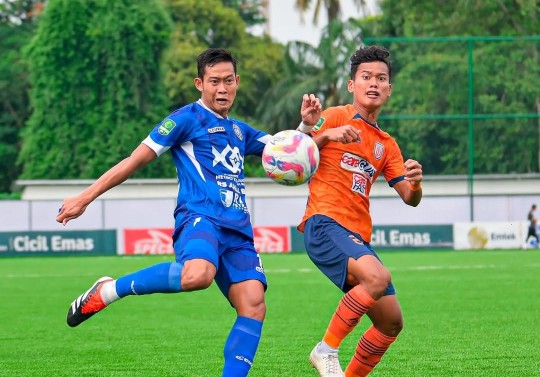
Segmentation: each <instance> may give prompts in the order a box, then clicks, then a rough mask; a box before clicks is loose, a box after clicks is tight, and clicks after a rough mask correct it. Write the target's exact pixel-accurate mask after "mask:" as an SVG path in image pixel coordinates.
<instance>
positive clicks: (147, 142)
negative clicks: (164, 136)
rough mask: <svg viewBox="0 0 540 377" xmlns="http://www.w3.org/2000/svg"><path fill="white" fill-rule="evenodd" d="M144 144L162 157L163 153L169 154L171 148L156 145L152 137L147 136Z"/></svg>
mask: <svg viewBox="0 0 540 377" xmlns="http://www.w3.org/2000/svg"><path fill="white" fill-rule="evenodd" d="M142 144H145V145H147V146H148V147H150V149H152V150H153V151H154V152H156V154H157V156H158V157H159V156H161V155H162V154H163V153H165V152H167V151H168V150H169V148H170V147H169V146H163V145H159V144H158V143H156V142H155V141H154V140H152V138H151V137H150V136H147V137H146V139H144V140H143V141H142Z"/></svg>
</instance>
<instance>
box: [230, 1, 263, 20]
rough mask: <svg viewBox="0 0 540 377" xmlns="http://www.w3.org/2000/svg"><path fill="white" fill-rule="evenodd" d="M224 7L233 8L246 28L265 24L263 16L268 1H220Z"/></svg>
mask: <svg viewBox="0 0 540 377" xmlns="http://www.w3.org/2000/svg"><path fill="white" fill-rule="evenodd" d="M222 2H223V5H225V6H226V7H230V8H234V9H236V10H237V11H238V13H239V14H240V17H241V18H242V20H243V21H244V22H245V23H246V25H247V26H253V25H259V24H262V23H264V22H266V17H265V15H264V13H265V8H266V7H267V6H268V0H222Z"/></svg>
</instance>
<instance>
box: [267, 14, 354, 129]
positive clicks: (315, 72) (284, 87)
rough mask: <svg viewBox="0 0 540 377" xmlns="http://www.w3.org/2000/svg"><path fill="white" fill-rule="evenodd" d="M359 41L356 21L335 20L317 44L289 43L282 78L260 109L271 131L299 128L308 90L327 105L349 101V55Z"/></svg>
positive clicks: (269, 92)
mask: <svg viewBox="0 0 540 377" xmlns="http://www.w3.org/2000/svg"><path fill="white" fill-rule="evenodd" d="M359 43H361V29H360V27H359V26H358V24H357V21H355V20H349V21H347V22H341V21H337V20H336V21H334V22H331V23H330V24H329V25H328V26H327V27H326V28H324V29H323V32H322V35H321V40H320V42H319V45H318V46H317V47H314V46H312V45H310V44H308V43H304V42H299V41H295V42H289V44H288V45H287V47H286V50H285V60H284V63H283V69H282V76H281V79H280V80H279V81H278V82H277V83H275V84H274V85H272V87H271V89H270V90H269V91H268V92H267V93H266V94H265V98H264V99H263V100H262V101H261V102H260V105H259V107H258V109H257V113H258V118H259V119H260V120H261V121H262V123H263V124H266V125H267V127H268V129H267V131H269V132H271V133H272V132H277V131H281V130H284V129H287V128H292V127H296V125H297V124H298V122H300V116H299V112H300V104H301V102H302V95H303V94H304V93H314V94H315V95H317V96H318V97H319V98H321V100H322V101H323V106H324V107H328V106H334V105H338V104H342V103H345V102H348V101H349V98H348V96H349V93H348V91H347V87H346V82H347V79H348V76H349V73H348V69H349V58H350V56H351V54H352V53H353V52H354V51H355V50H356V49H357V48H358V44H359Z"/></svg>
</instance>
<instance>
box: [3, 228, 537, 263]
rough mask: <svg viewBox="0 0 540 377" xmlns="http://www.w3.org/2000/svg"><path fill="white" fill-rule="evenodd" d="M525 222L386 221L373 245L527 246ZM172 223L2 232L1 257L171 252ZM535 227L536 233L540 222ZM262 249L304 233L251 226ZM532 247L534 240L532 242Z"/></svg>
mask: <svg viewBox="0 0 540 377" xmlns="http://www.w3.org/2000/svg"><path fill="white" fill-rule="evenodd" d="M527 228H528V224H527V222H512V223H508V222H506V223H504V222H482V223H479V222H474V223H455V224H453V225H393V226H390V225H385V226H375V227H374V228H373V239H372V242H371V244H372V246H373V247H374V248H375V249H376V250H381V251H382V250H399V249H418V250H422V249H430V250H432V249H441V250H445V249H446V250H450V249H454V250H471V249H475V250H482V249H486V250H487V249H521V248H529V247H530V245H528V242H530V241H531V240H527V239H526V236H527ZM172 231H173V229H172V228H125V229H117V230H74V231H58V232H52V231H25V232H0V256H17V255H21V256H23V255H116V254H122V255H160V254H173V253H174V251H173V247H172V241H171V234H172ZM537 232H538V233H540V225H539V226H538V229H537ZM254 236H255V240H254V241H255V248H256V249H257V251H258V252H260V253H291V252H293V253H302V252H305V251H306V249H305V247H304V238H303V234H302V233H300V232H299V231H298V230H297V229H296V227H292V226H255V227H254ZM531 245H533V246H534V244H531Z"/></svg>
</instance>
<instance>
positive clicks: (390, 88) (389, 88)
mask: <svg viewBox="0 0 540 377" xmlns="http://www.w3.org/2000/svg"><path fill="white" fill-rule="evenodd" d="M391 94H392V84H390V85H388V97H390V95H391Z"/></svg>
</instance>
